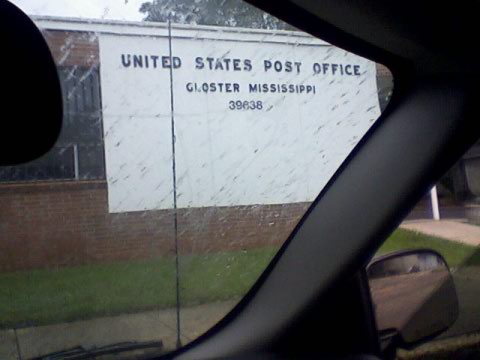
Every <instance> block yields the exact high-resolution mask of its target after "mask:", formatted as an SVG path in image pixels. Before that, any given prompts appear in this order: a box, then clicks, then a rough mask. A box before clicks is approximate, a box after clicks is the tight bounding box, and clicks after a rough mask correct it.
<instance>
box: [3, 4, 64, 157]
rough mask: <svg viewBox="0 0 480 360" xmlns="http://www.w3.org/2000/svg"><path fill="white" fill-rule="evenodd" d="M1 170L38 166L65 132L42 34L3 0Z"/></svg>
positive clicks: (55, 79)
mask: <svg viewBox="0 0 480 360" xmlns="http://www.w3.org/2000/svg"><path fill="white" fill-rule="evenodd" d="M0 44H1V46H2V56H0V69H2V82H1V84H2V88H3V91H2V96H1V98H0V105H1V106H0V166H4V165H16V164H20V163H24V162H28V161H31V160H34V159H36V158H38V157H40V156H42V155H43V154H45V153H46V152H47V151H48V150H50V149H51V148H52V146H53V145H54V144H55V141H56V140H57V138H58V136H59V134H60V130H61V127H62V93H61V88H60V81H59V79H58V74H57V69H56V66H55V62H54V60H53V57H52V55H51V53H50V49H49V48H48V45H47V43H46V42H45V39H44V38H43V35H42V33H41V32H40V30H39V29H38V28H37V27H36V25H35V24H34V23H33V22H32V20H30V18H29V17H28V16H27V15H25V14H24V13H23V12H22V11H21V10H20V9H19V8H17V7H16V6H15V5H13V4H12V3H10V2H8V1H6V0H0Z"/></svg>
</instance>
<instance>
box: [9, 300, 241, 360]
mask: <svg viewBox="0 0 480 360" xmlns="http://www.w3.org/2000/svg"><path fill="white" fill-rule="evenodd" d="M236 303H237V300H232V301H222V302H215V303H209V304H204V305H199V306H194V307H188V308H182V309H181V313H180V314H181V316H180V319H181V333H182V344H183V345H185V344H187V343H189V342H190V341H192V340H194V339H196V338H197V337H198V336H200V335H201V334H203V333H204V332H205V331H207V330H208V329H210V328H211V327H212V326H213V325H215V323H217V322H218V321H219V320H220V319H222V318H223V317H224V316H225V315H226V314H227V313H228V312H229V311H230V310H231V309H232V308H233V307H234V306H235V304H236ZM159 340H161V341H162V342H163V345H164V349H165V350H166V351H169V350H174V349H175V343H176V311H175V309H166V310H158V311H148V312H143V313H137V314H123V315H118V316H110V317H102V318H96V319H92V320H83V321H75V322H71V323H62V324H53V325H46V326H36V327H29V328H22V329H16V330H13V329H10V330H0V359H1V360H25V359H31V358H33V357H38V356H41V355H45V354H48V353H52V352H55V351H61V350H65V349H71V348H74V347H76V346H80V345H82V346H83V347H85V348H86V349H90V348H94V347H99V346H105V345H109V344H115V343H120V342H127V341H139V342H140V341H141V342H143V341H159Z"/></svg>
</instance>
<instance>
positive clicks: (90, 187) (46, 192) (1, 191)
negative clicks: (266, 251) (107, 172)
mask: <svg viewBox="0 0 480 360" xmlns="http://www.w3.org/2000/svg"><path fill="white" fill-rule="evenodd" d="M0 203H1V204H2V206H1V207H0V271H14V270H25V269H33V268H53V267H60V266H70V265H80V264H87V263H100V262H109V261H121V260H134V259H146V258H152V257H156V256H166V255H171V254H173V251H174V240H173V239H174V237H173V212H172V211H171V210H160V211H146V212H132V213H121V214H109V213H108V206H107V185H106V183H105V182H101V181H100V182H56V183H55V182H51V183H31V184H3V185H0ZM306 208H307V205H306V204H304V203H302V204H290V205H268V206H239V207H228V208H227V207H223V208H196V209H180V210H179V212H178V229H179V246H180V251H181V252H183V253H192V252H194V253H205V252H210V251H212V252H213V251H219V250H238V249H244V248H252V247H257V246H263V245H273V244H281V243H283V241H285V239H286V237H287V236H288V234H289V233H290V232H291V230H292V229H293V227H294V226H295V224H296V223H297V221H298V219H299V218H300V216H301V215H302V214H303V213H304V212H305V210H306Z"/></svg>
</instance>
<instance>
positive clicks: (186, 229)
mask: <svg viewBox="0 0 480 360" xmlns="http://www.w3.org/2000/svg"><path fill="white" fill-rule="evenodd" d="M44 35H45V39H46V40H47V42H48V44H49V46H50V48H51V50H52V54H53V57H54V59H55V61H56V63H57V66H58V69H59V73H60V78H61V83H62V91H63V95H64V109H65V125H64V129H63V130H62V135H61V137H60V140H59V143H58V146H57V147H56V148H55V149H53V150H52V151H51V153H50V154H47V155H46V156H45V157H44V158H43V159H39V160H37V161H35V162H33V163H31V164H26V165H22V166H19V167H15V168H10V169H3V170H2V172H1V173H0V180H1V182H0V203H1V204H2V206H1V207H0V270H1V271H16V270H26V269H34V268H54V267H60V266H71V265H80V264H86V263H99V262H105V261H121V260H132V259H133V260H135V259H145V258H152V257H157V256H169V255H172V254H173V251H174V234H173V231H174V226H173V211H172V210H158V211H146V212H131V213H116V214H115V213H109V211H108V201H107V182H106V180H105V169H104V155H103V143H102V142H103V140H102V136H103V133H102V128H101V121H102V120H101V96H100V87H101V84H100V83H99V75H98V70H99V66H100V64H99V46H98V38H97V36H96V35H95V33H93V32H85V31H83V32H82V31H65V30H48V29H47V30H44ZM378 76H379V88H380V92H382V91H383V92H384V94H383V95H381V100H382V96H383V97H384V98H385V97H388V92H389V91H391V89H389V88H388V86H387V85H383V87H382V81H383V83H388V81H387V82H385V81H384V80H385V79H386V78H388V76H389V73H388V71H387V70H386V69H384V68H382V67H379V68H378ZM79 126H80V127H81V128H79ZM84 130H85V131H84ZM79 134H80V135H79ZM307 208H308V204H307V203H295V204H287V205H262V206H260V205H255V206H235V207H222V208H218V207H217V208H195V209H180V210H178V239H179V246H180V251H181V252H183V253H190V252H195V253H198V252H202V253H204V252H209V251H219V250H238V249H244V248H251V247H255V246H263V245H280V244H281V243H283V242H284V240H285V239H286V238H287V236H288V235H289V234H290V232H291V231H292V229H293V228H294V226H295V225H296V223H297V222H298V220H299V219H300V218H301V216H302V215H303V214H304V213H305V211H306V209H307Z"/></svg>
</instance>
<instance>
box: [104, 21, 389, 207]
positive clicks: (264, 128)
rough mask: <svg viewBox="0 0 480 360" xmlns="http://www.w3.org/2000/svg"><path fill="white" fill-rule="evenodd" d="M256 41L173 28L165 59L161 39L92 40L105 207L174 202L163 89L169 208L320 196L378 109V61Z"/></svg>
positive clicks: (307, 44)
mask: <svg viewBox="0 0 480 360" xmlns="http://www.w3.org/2000/svg"><path fill="white" fill-rule="evenodd" d="M205 32H206V31H205ZM209 37H210V38H209ZM257 38H258V39H257V40H255V39H253V40H252V36H250V38H249V40H248V41H242V39H243V37H242V33H238V34H237V38H236V39H231V38H230V39H215V38H212V35H211V34H209V35H208V36H204V37H202V30H199V31H198V33H197V36H196V37H194V38H181V37H175V34H174V36H173V38H172V55H173V58H172V60H171V59H170V57H169V48H168V38H166V37H140V36H122V35H107V34H104V35H102V36H101V37H100V63H101V86H102V101H103V120H104V130H105V149H106V150H105V151H106V169H107V181H108V194H109V208H110V211H111V212H126V211H139V210H153V209H168V208H172V206H173V185H174V184H173V180H172V178H173V173H172V171H173V166H172V165H173V158H172V127H171V120H172V119H171V117H172V112H171V100H172V95H173V109H174V111H173V116H174V123H175V126H174V131H175V135H176V136H175V139H176V142H175V148H176V153H175V165H176V178H177V181H176V189H177V205H178V207H205V206H232V205H251V204H283V203H294V202H303V201H312V200H313V199H314V198H315V197H316V196H317V195H318V193H319V192H320V190H321V189H322V188H323V187H324V186H325V184H326V183H327V181H328V180H329V179H330V177H331V176H332V175H333V173H334V172H335V171H336V169H337V168H338V167H339V166H340V164H341V163H342V162H343V160H344V159H345V158H346V156H347V155H348V154H349V153H350V151H351V150H352V149H353V147H354V146H355V145H356V143H357V142H358V141H359V140H360V138H361V137H362V136H363V135H364V134H365V132H366V131H367V130H368V129H369V127H370V126H371V125H372V123H373V122H374V121H375V120H376V119H377V117H378V116H379V114H380V110H379V105H378V96H377V87H376V70H375V64H374V63H373V62H370V61H368V60H366V59H363V58H360V57H358V56H355V55H353V54H350V53H347V52H345V51H343V50H340V49H338V48H335V47H333V46H330V45H325V44H322V43H320V42H317V43H315V42H314V41H313V42H312V41H306V40H305V39H306V37H305V36H302V37H298V39H296V38H295V37H294V36H290V37H289V38H288V39H289V43H287V42H278V41H277V42H271V41H263V40H262V37H261V36H260V35H259V36H257ZM307 39H308V38H307ZM171 67H172V69H171ZM170 70H171V71H170ZM170 72H171V73H172V75H173V76H172V79H170ZM170 80H172V82H171V83H170ZM171 85H172V87H171Z"/></svg>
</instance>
